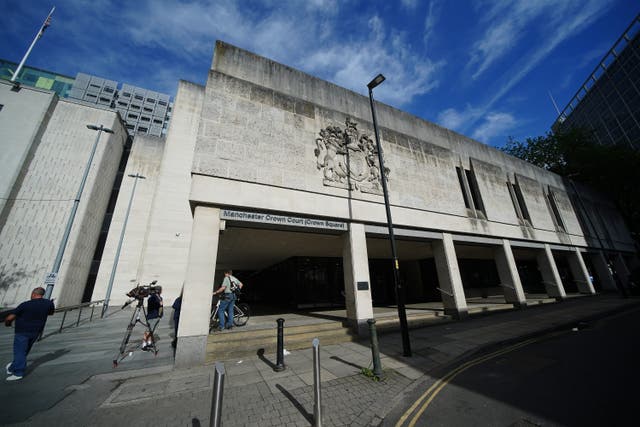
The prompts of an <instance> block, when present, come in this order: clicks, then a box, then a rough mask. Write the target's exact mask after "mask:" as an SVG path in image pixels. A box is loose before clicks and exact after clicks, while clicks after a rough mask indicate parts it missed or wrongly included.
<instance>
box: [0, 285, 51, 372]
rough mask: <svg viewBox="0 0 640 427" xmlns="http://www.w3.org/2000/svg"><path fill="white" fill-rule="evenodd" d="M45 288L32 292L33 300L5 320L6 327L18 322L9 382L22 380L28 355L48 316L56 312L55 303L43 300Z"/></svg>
mask: <svg viewBox="0 0 640 427" xmlns="http://www.w3.org/2000/svg"><path fill="white" fill-rule="evenodd" d="M43 296H44V288H40V287H38V288H35V289H34V290H33V291H31V300H29V301H25V302H23V303H22V304H20V305H19V306H18V307H16V309H15V310H13V312H11V314H9V315H8V316H7V317H6V319H5V320H4V324H5V326H11V323H12V322H13V321H14V320H15V321H16V330H15V335H14V338H13V362H10V363H9V364H7V367H6V371H7V375H9V377H7V381H17V380H21V379H22V377H23V376H24V374H25V371H26V368H27V354H29V351H30V350H31V347H32V346H33V343H35V342H36V340H37V339H38V337H39V336H40V334H41V333H42V331H43V329H44V325H45V323H46V321H47V316H51V315H52V314H53V312H54V310H55V307H54V305H53V302H52V301H50V300H48V299H45V298H43Z"/></svg>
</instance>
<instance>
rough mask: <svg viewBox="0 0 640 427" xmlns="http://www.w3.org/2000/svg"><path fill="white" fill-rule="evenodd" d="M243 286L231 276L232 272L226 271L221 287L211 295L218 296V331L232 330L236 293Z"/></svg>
mask: <svg viewBox="0 0 640 427" xmlns="http://www.w3.org/2000/svg"><path fill="white" fill-rule="evenodd" d="M243 286H244V285H243V284H242V282H241V281H240V280H238V279H237V278H236V277H234V276H233V271H232V270H226V271H225V272H224V280H223V281H222V285H220V287H219V288H218V290H216V291H215V292H214V293H213V295H220V309H219V310H218V318H219V319H220V322H219V324H220V326H219V327H218V330H219V331H222V330H223V329H225V328H226V329H231V328H233V310H234V308H235V305H236V292H239V291H240V289H242V287H243ZM225 316H226V318H225Z"/></svg>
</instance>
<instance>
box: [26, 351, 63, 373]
mask: <svg viewBox="0 0 640 427" xmlns="http://www.w3.org/2000/svg"><path fill="white" fill-rule="evenodd" d="M67 353H71V350H67V349H59V350H56V351H53V352H51V353H47V354H45V355H42V356H40V357H38V358H37V359H36V360H34V361H33V362H31V363H30V364H29V367H28V369H27V372H33V371H34V370H35V369H36V368H37V367H38V366H40V365H42V364H45V363H47V362H50V361H52V360H56V359H57V358H59V357H62V356H64V355H65V354H67Z"/></svg>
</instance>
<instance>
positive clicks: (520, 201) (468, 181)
mask: <svg viewBox="0 0 640 427" xmlns="http://www.w3.org/2000/svg"><path fill="white" fill-rule="evenodd" d="M456 174H457V176H458V183H459V184H460V190H461V192H462V198H463V200H464V205H465V207H466V208H467V213H468V214H469V216H472V217H474V218H479V219H487V212H486V210H485V205H484V202H483V200H482V195H481V194H480V187H479V186H478V180H477V179H476V175H475V173H474V171H473V168H472V169H465V168H464V167H463V166H462V165H460V166H456ZM506 187H507V191H508V192H509V196H510V197H511V203H512V204H513V209H514V211H515V213H516V216H517V217H518V221H519V222H520V224H521V225H524V226H528V227H533V221H532V220H531V214H530V213H529V209H528V208H527V203H526V202H525V199H524V195H523V193H522V189H521V188H520V183H519V182H518V178H517V176H514V180H513V182H512V181H511V179H508V180H507V182H506ZM543 193H544V197H545V203H546V204H547V208H548V210H549V213H550V215H551V219H552V221H553V224H554V226H555V229H556V231H560V232H566V231H567V228H566V226H565V223H564V221H563V220H562V216H561V215H560V209H559V208H558V202H557V200H556V195H555V193H554V191H553V190H552V189H551V187H547V188H546V190H544V191H543Z"/></svg>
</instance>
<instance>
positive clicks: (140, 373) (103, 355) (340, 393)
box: [0, 294, 640, 427]
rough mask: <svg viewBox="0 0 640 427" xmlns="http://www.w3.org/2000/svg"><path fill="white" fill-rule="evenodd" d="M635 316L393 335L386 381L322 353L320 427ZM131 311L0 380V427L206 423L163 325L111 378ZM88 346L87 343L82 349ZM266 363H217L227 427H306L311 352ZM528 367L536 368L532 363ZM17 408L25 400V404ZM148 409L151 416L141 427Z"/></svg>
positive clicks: (342, 354) (41, 347) (512, 314)
mask: <svg viewBox="0 0 640 427" xmlns="http://www.w3.org/2000/svg"><path fill="white" fill-rule="evenodd" d="M637 307H640V299H637V298H629V299H621V298H619V297H618V296H616V295H606V294H605V295H598V296H595V297H585V298H571V299H570V300H569V301H565V302H562V303H558V304H556V303H552V304H544V305H536V306H535V307H532V308H527V309H524V310H513V311H499V312H496V314H489V315H484V314H483V315H479V316H477V317H474V316H471V319H469V320H465V321H461V322H453V323H439V324H436V325H432V326H428V327H424V328H421V329H412V330H411V331H410V338H411V340H412V349H413V353H414V354H413V357H403V356H402V340H401V337H400V334H399V332H387V333H382V334H379V345H380V352H381V361H382V365H383V369H384V377H383V379H382V380H380V381H375V380H374V379H372V378H369V377H366V376H364V375H363V374H362V373H361V370H362V368H363V367H371V349H370V347H369V343H368V342H367V341H366V340H363V341H361V342H348V343H344V344H336V345H328V346H326V347H322V343H321V350H320V361H321V374H320V376H321V380H322V384H321V395H322V413H323V425H325V426H375V425H378V424H380V423H381V422H382V421H383V420H384V417H385V415H386V414H387V413H388V412H389V411H390V410H391V409H392V408H393V406H394V404H395V403H396V402H398V399H401V398H402V396H403V395H404V394H405V393H407V392H408V390H411V389H412V388H413V387H416V386H417V385H418V384H420V383H421V382H423V381H425V379H427V378H429V375H430V373H432V372H434V370H436V369H441V368H442V367H443V366H444V365H447V364H449V363H451V362H453V361H454V360H456V359H457V358H459V357H463V356H465V355H469V354H471V353H473V352H475V351H478V350H480V349H481V348H483V347H486V346H494V345H496V344H499V343H501V342H508V341H510V340H518V339H524V337H528V336H530V335H531V334H541V333H544V332H547V331H550V330H553V329H555V328H558V327H559V326H562V327H567V328H570V327H572V326H573V325H574V324H575V323H577V322H578V321H581V320H585V319H589V318H593V317H594V316H603V315H606V314H608V313H609V314H610V313H613V312H616V311H621V310H625V309H632V308H637ZM129 316H130V314H128V313H126V310H125V311H124V312H123V313H115V314H113V315H110V316H109V317H108V318H107V319H101V320H94V321H93V322H83V323H81V324H80V325H79V327H78V328H69V329H66V328H65V330H64V331H63V332H62V333H60V334H57V333H51V334H49V335H48V336H46V338H45V339H44V340H42V341H41V342H39V343H37V344H36V346H35V347H34V351H33V353H32V354H31V355H30V357H29V370H28V375H27V376H26V377H25V379H24V380H22V381H20V382H17V383H8V382H5V381H3V382H1V383H0V399H2V402H3V405H2V407H1V409H0V419H2V423H3V425H19V426H20V425H24V426H46V427H50V426H52V425H65V426H76V425H77V426H113V425H136V426H147V425H149V426H153V427H158V426H163V425H166V426H191V427H193V426H195V425H202V426H204V425H208V424H209V416H210V412H211V404H212V395H213V394H212V390H213V382H214V371H215V368H214V366H213V365H207V366H199V367H195V368H191V369H177V368H174V367H173V351H172V349H171V348H170V339H169V338H170V336H171V330H170V328H169V324H168V323H167V322H164V321H163V322H161V325H160V331H159V332H160V334H161V336H163V337H167V339H164V340H161V341H160V342H159V344H158V345H159V354H158V356H156V357H154V356H153V355H150V354H148V353H143V352H138V351H134V352H133V354H132V355H131V356H128V357H125V358H124V359H123V360H122V362H121V363H120V365H119V366H118V368H116V369H114V368H113V367H112V364H111V360H112V358H113V357H114V355H115V354H116V353H117V348H118V346H119V342H120V340H121V339H122V333H123V332H124V328H125V327H126V324H127V322H128V317H129ZM3 329H4V330H3V331H1V332H0V339H1V340H3V342H5V345H4V346H0V358H3V359H5V360H7V361H8V360H9V359H10V358H11V342H12V332H13V331H12V329H10V328H3ZM91 340H92V341H91ZM275 360H276V357H275V354H268V353H267V354H261V355H254V356H251V357H245V358H243V359H236V360H226V361H222V363H224V366H225V370H226V375H225V382H224V396H223V406H222V421H223V424H224V425H225V426H255V425H261V426H268V425H274V426H283V425H285V426H309V425H312V424H313V413H314V408H313V402H314V387H313V356H312V352H311V350H310V349H307V350H296V351H292V352H291V353H290V354H288V355H287V356H285V366H286V369H285V370H284V371H282V372H275V371H274V370H273V367H274V366H275ZM531 363H545V361H535V360H534V361H532V362H531ZM25 402H29V403H31V402H33V403H34V404H33V405H32V406H31V407H29V406H28V405H25ZM150 411H152V412H153V414H154V416H153V417H152V419H149V417H148V414H149V412H150Z"/></svg>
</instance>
